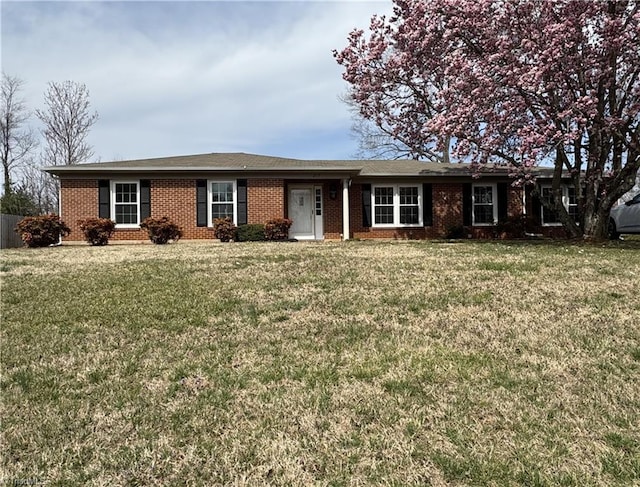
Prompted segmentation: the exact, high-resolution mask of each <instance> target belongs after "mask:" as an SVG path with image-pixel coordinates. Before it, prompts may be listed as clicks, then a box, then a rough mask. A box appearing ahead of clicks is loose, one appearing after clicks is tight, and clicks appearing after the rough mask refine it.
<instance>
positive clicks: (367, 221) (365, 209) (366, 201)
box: [362, 184, 371, 228]
mask: <svg viewBox="0 0 640 487" xmlns="http://www.w3.org/2000/svg"><path fill="white" fill-rule="evenodd" d="M362 226H363V227H364V228H368V227H370V226H371V185H370V184H363V185H362Z"/></svg>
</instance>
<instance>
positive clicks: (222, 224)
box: [213, 217, 238, 242]
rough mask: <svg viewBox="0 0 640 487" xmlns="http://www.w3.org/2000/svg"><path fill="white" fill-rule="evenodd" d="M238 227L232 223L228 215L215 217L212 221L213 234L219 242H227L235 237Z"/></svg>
mask: <svg viewBox="0 0 640 487" xmlns="http://www.w3.org/2000/svg"><path fill="white" fill-rule="evenodd" d="M237 231H238V227H236V226H235V225H234V224H233V220H232V219H231V218H229V217H226V218H216V219H215V220H214V221H213V234H214V235H215V237H216V238H218V239H220V241H221V242H229V241H231V240H235V239H236V232H237Z"/></svg>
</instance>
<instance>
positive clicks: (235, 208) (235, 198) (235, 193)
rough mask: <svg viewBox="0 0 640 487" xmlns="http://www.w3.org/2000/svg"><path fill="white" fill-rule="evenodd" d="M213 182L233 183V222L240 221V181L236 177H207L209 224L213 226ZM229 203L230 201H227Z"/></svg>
mask: <svg viewBox="0 0 640 487" xmlns="http://www.w3.org/2000/svg"><path fill="white" fill-rule="evenodd" d="M213 183H231V184H232V186H233V224H234V225H237V224H238V223H237V222H238V181H237V180H236V179H207V226H208V227H210V228H211V227H213V216H212V213H213V212H212V211H211V210H212V206H213V197H212V195H213V192H212V191H211V185H212V184H213ZM226 204H228V202H226Z"/></svg>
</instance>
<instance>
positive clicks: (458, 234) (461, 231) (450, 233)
mask: <svg viewBox="0 0 640 487" xmlns="http://www.w3.org/2000/svg"><path fill="white" fill-rule="evenodd" d="M467 234H468V232H467V229H466V228H465V227H464V226H462V225H455V226H453V227H450V228H449V229H448V230H447V235H446V237H447V238H448V239H454V240H455V239H460V238H467Z"/></svg>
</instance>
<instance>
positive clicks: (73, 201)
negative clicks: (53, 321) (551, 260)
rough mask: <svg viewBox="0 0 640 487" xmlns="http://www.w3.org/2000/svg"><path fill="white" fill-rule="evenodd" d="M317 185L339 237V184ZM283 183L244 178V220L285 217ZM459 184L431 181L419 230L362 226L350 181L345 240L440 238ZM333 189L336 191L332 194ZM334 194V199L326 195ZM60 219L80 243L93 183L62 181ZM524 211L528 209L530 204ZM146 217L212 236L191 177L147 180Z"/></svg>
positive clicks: (127, 233) (479, 234) (516, 198)
mask: <svg viewBox="0 0 640 487" xmlns="http://www.w3.org/2000/svg"><path fill="white" fill-rule="evenodd" d="M294 182H295V183H300V182H301V181H291V183H294ZM309 184H315V185H318V184H321V185H322V191H323V207H324V236H325V238H327V239H339V238H341V237H342V182H341V181H340V180H337V179H336V180H327V181H324V182H319V181H317V180H315V181H310V182H309ZM287 187H288V184H287V181H285V180H284V179H277V178H273V179H249V180H248V181H247V201H248V208H247V220H248V223H265V222H266V221H267V220H270V219H272V218H282V217H285V216H287V206H286V205H287V195H286V193H287ZM462 188H463V184H462V183H461V182H459V183H455V182H452V183H449V182H442V183H440V182H435V183H433V185H432V192H433V225H432V226H430V227H423V228H366V227H364V226H363V224H362V223H363V222H362V220H363V218H362V184H360V183H357V182H354V183H353V184H352V185H351V188H350V198H349V205H350V226H351V235H350V238H363V239H366V238H396V239H424V238H442V237H444V236H446V235H447V233H448V232H449V230H450V229H451V228H452V227H459V226H462V224H463V216H462ZM334 193H335V194H334ZM332 195H333V196H334V197H333V198H332V197H331V196H332ZM61 206H62V219H63V220H64V221H65V223H66V224H67V225H69V227H70V228H71V234H70V235H69V236H68V237H66V238H65V240H75V241H82V240H83V236H82V232H81V231H80V228H79V225H78V220H81V219H84V218H95V217H97V216H98V181H97V180H95V179H93V180H90V179H62V180H61ZM528 206H529V208H528V210H529V211H531V209H530V205H528ZM508 212H509V215H511V216H516V215H520V214H522V191H521V190H520V189H518V188H510V189H509V192H508ZM151 216H152V217H155V218H159V217H163V216H167V217H169V218H170V219H171V220H173V221H174V222H175V223H177V224H178V225H180V226H181V227H182V230H183V232H184V236H183V238H185V239H212V238H214V237H213V230H212V229H211V228H210V227H197V226H196V183H195V179H152V180H151ZM542 231H543V233H544V234H545V235H546V234H548V235H554V236H556V235H561V234H563V230H562V229H561V228H557V227H545V228H543V230H542ZM470 232H471V236H473V237H474V238H492V237H494V236H495V231H494V228H493V227H473V228H471V229H470ZM113 240H143V241H144V240H147V235H146V233H145V232H144V231H143V230H140V229H117V230H116V233H115V235H114V237H113Z"/></svg>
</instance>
